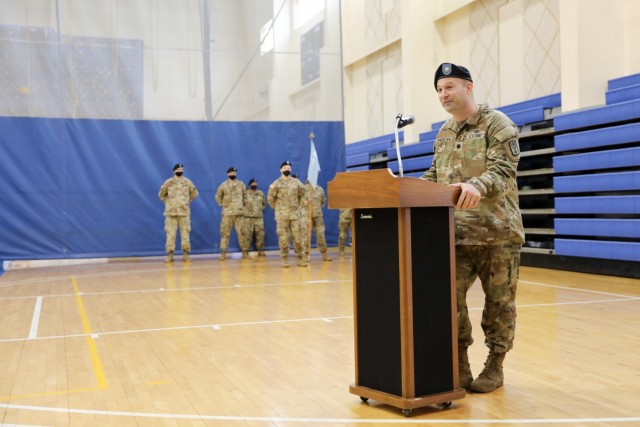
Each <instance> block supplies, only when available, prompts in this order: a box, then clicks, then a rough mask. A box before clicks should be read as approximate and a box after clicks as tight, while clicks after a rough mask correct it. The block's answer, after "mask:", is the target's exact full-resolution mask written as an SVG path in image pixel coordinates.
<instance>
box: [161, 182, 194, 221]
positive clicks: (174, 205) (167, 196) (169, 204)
mask: <svg viewBox="0 0 640 427" xmlns="http://www.w3.org/2000/svg"><path fill="white" fill-rule="evenodd" d="M158 197H160V199H161V200H162V201H163V202H164V215H165V216H190V215H191V209H190V208H189V204H190V203H191V202H193V200H194V199H195V198H196V197H198V190H197V189H196V186H195V185H193V182H191V181H189V180H188V179H187V178H185V177H181V178H177V177H175V176H174V177H171V178H169V179H168V180H166V181H165V182H164V183H163V184H162V186H161V187H160V192H159V193H158Z"/></svg>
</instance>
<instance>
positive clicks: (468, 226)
mask: <svg viewBox="0 0 640 427" xmlns="http://www.w3.org/2000/svg"><path fill="white" fill-rule="evenodd" d="M434 86H435V89H436V91H437V94H438V99H439V101H440V103H441V104H442V106H443V107H444V109H445V110H446V111H447V112H448V113H450V114H451V116H452V117H451V118H450V119H449V120H447V121H446V122H445V123H444V124H443V126H442V127H441V128H440V131H439V132H438V135H437V136H436V140H435V145H434V153H435V154H434V158H433V163H432V165H431V168H430V169H428V170H427V171H426V172H425V173H424V174H423V176H422V178H423V179H427V180H429V181H434V182H438V183H440V184H448V185H452V186H455V187H459V188H460V189H461V194H460V198H459V199H458V203H457V205H456V209H455V238H456V288H457V299H458V370H459V378H460V385H461V386H462V387H464V388H465V389H467V390H470V391H475V392H479V393H486V392H491V391H493V390H495V389H497V388H498V387H501V386H502V385H503V382H504V374H503V369H502V364H503V361H504V359H505V355H506V353H507V352H508V351H509V350H511V348H512V347H513V340H514V334H515V326H516V306H515V297H516V285H517V281H518V271H519V267H520V249H521V246H522V243H523V242H524V228H523V225H522V217H521V214H520V208H519V206H518V186H517V183H516V171H517V168H518V160H519V158H520V149H519V144H518V128H517V126H516V125H515V124H514V123H513V122H512V121H511V120H510V119H509V118H508V117H507V116H506V115H504V114H503V113H501V112H499V111H496V110H493V109H491V108H489V107H488V106H487V105H477V104H476V102H475V100H474V95H473V79H472V78H471V73H470V72H469V70H467V69H466V68H465V67H462V66H458V65H455V64H451V63H444V64H441V65H440V66H439V67H438V69H437V70H436V72H435V77H434ZM476 278H480V281H481V283H482V289H483V291H484V295H485V304H484V310H483V312H482V321H481V326H482V329H483V331H484V336H485V344H486V345H487V347H489V355H488V357H487V360H486V362H485V366H484V369H483V371H482V372H481V373H480V375H478V377H476V378H475V379H474V377H473V375H472V372H471V366H470V364H469V358H468V355H467V348H468V347H469V346H470V345H471V344H472V343H473V338H472V336H471V322H470V320H469V312H468V308H467V303H466V296H467V292H468V291H469V289H470V288H471V285H472V284H473V283H474V281H475V280H476Z"/></svg>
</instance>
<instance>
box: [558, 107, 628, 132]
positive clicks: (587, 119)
mask: <svg viewBox="0 0 640 427" xmlns="http://www.w3.org/2000/svg"><path fill="white" fill-rule="evenodd" d="M638 118H640V99H638V100H635V101H627V102H621V103H619V104H613V105H605V106H603V107H595V108H591V109H588V110H582V111H576V112H571V113H564V114H559V115H557V116H555V118H554V119H553V125H554V127H555V130H556V131H561V130H569V129H578V128H583V127H588V126H596V125H602V124H607V123H616V122H620V121H623V120H632V119H638Z"/></svg>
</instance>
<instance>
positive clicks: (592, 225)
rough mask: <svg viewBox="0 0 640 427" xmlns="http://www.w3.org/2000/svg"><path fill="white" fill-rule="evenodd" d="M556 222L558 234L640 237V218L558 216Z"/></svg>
mask: <svg viewBox="0 0 640 427" xmlns="http://www.w3.org/2000/svg"><path fill="white" fill-rule="evenodd" d="M554 223H555V231H556V234H568V235H572V236H602V237H629V238H637V237H640V219H600V218H556V219H555V220H554Z"/></svg>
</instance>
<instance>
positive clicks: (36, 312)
mask: <svg viewBox="0 0 640 427" xmlns="http://www.w3.org/2000/svg"><path fill="white" fill-rule="evenodd" d="M40 312H42V296H38V297H36V305H35V307H33V317H32V318H31V328H30V329H29V338H28V339H30V340H33V339H36V338H37V337H38V325H39V324H40Z"/></svg>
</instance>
